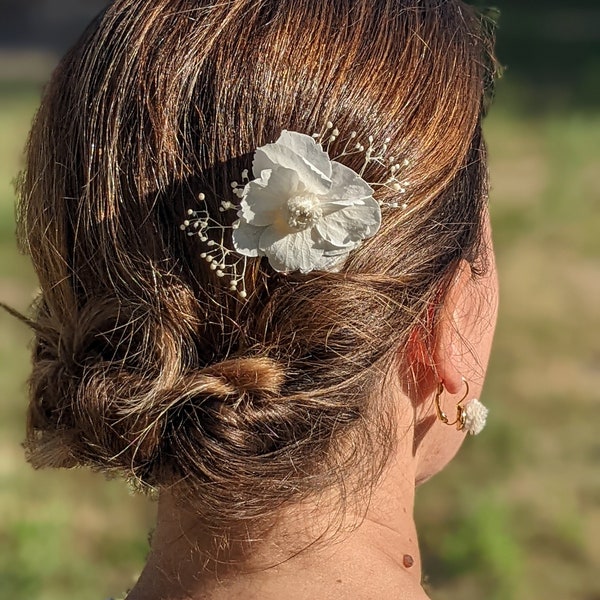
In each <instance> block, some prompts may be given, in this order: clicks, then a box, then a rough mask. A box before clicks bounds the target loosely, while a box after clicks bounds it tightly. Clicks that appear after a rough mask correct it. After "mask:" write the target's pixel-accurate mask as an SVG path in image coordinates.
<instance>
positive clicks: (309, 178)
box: [252, 143, 331, 195]
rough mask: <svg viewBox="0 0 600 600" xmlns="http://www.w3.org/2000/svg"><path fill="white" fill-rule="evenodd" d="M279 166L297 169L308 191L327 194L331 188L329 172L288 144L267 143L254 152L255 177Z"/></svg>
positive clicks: (253, 166)
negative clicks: (312, 162) (322, 169)
mask: <svg viewBox="0 0 600 600" xmlns="http://www.w3.org/2000/svg"><path fill="white" fill-rule="evenodd" d="M278 166H280V167H285V168H286V169H291V170H292V171H296V173H297V174H298V179H299V181H300V182H301V183H302V184H303V185H304V188H305V189H306V190H307V191H308V192H312V193H314V194H317V195H325V194H327V192H328V191H329V189H330V188H331V179H330V178H329V175H328V174H327V173H324V172H322V171H320V170H319V169H318V168H317V167H315V166H314V165H312V164H311V163H309V162H308V161H307V160H306V159H305V158H304V157H303V156H300V155H299V154H296V152H294V150H292V149H291V148H288V147H287V146H283V145H281V144H277V143H275V144H267V145H266V146H261V147H260V148H258V149H257V150H256V152H255V153H254V160H253V162H252V172H253V173H254V176H255V177H257V176H258V175H259V174H260V173H262V171H264V170H265V169H275V168H276V167H278Z"/></svg>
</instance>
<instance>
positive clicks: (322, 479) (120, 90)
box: [19, 0, 493, 531]
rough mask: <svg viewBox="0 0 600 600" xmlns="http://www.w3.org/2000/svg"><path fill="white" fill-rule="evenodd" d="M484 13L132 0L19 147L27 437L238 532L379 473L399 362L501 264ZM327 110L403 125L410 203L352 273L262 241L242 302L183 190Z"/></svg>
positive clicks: (378, 126) (49, 459)
mask: <svg viewBox="0 0 600 600" xmlns="http://www.w3.org/2000/svg"><path fill="white" fill-rule="evenodd" d="M486 30H487V28H486V27H485V25H484V24H483V23H482V20H481V18H480V17H479V16H478V15H477V14H476V12H475V10H474V9H472V8H471V7H468V6H467V5H465V4H463V3H462V2H460V1H458V0H447V1H444V0H335V1H331V2H329V1H327V2H324V1H321V0H232V1H230V2H218V3H217V2H209V1H207V0H154V1H153V2H148V1H147V0H117V1H115V2H114V3H113V4H112V5H111V6H110V7H109V8H108V9H107V10H106V12H104V13H103V14H102V15H101V16H100V17H99V18H98V19H97V20H96V21H95V22H94V23H93V24H92V25H91V26H90V27H89V28H88V30H87V31H86V32H85V34H84V35H83V37H82V38H81V40H80V41H79V42H78V43H77V44H76V45H75V47H74V48H73V49H72V50H71V51H70V52H69V53H68V54H67V56H66V57H65V58H64V59H63V61H62V62H61V64H60V66H59V67H58V68H57V70H56V71H55V73H54V75H53V77H52V80H51V82H50V84H49V85H48V87H47V89H46V91H45V93H44V97H43V101H42V105H41V108H40V111H39V113H38V115H37V117H36V119H35V122H34V125H33V129H32V132H31V137H30V140H29V145H28V153H27V165H26V171H25V173H24V175H23V179H22V184H21V202H20V209H19V221H20V239H21V243H22V246H23V248H24V249H25V250H26V252H27V253H28V254H29V255H30V256H31V259H32V261H33V264H34V266H35V269H36V271H37V273H38V276H39V281H40V287H41V295H40V297H39V300H38V302H37V304H36V307H35V314H34V315H33V317H32V319H31V322H30V323H31V325H32V327H33V328H34V330H35V343H34V350H33V372H32V375H31V380H30V405H29V418H28V434H27V442H26V447H27V450H28V457H29V460H30V461H31V462H32V463H33V464H34V465H35V466H36V467H42V466H51V467H70V466H76V465H88V466H91V467H92V468H95V469H98V470H101V471H105V472H108V473H119V474H123V475H124V476H126V477H128V478H130V479H131V480H133V481H134V482H136V483H137V484H138V485H139V486H141V487H149V488H154V489H159V490H160V489H166V488H168V489H169V490H170V491H171V492H172V493H173V494H175V495H176V496H177V497H178V498H179V499H180V500H182V501H185V502H186V504H187V505H191V506H193V508H194V510H195V511H196V512H197V514H198V515H199V517H200V518H201V519H203V520H204V521H205V522H206V523H207V524H209V525H210V526H211V527H213V528H214V529H215V530H222V531H225V530H227V529H230V528H233V527H235V526H236V525H239V524H240V523H253V522H268V521H269V519H271V518H272V517H274V515H275V514H276V513H277V511H278V510H280V509H281V508H282V507H285V506H287V505H290V504H291V503H294V502H298V501H302V500H305V499H309V498H312V497H315V495H318V494H320V493H322V492H323V491H325V490H329V489H336V488H337V489H340V490H341V489H344V488H345V490H346V492H347V493H348V494H350V492H351V491H352V490H357V489H369V488H370V486H372V485H373V484H374V483H375V482H376V481H377V478H378V476H379V474H380V473H381V470H382V469H383V468H384V466H385V462H386V459H387V458H388V456H389V453H390V451H391V450H392V448H393V446H394V439H395V425H394V419H393V407H391V406H388V405H386V403H385V401H384V397H383V395H382V394H381V388H382V386H383V385H384V384H385V382H386V378H387V377H388V375H389V374H390V373H391V372H392V366H394V367H395V368H396V370H397V368H398V365H403V364H404V363H405V362H406V353H404V352H403V349H406V348H407V347H408V345H409V339H410V337H411V334H412V333H413V332H414V331H415V330H416V329H417V328H420V329H421V330H422V331H425V333H427V332H430V331H431V328H432V327H434V325H435V315H436V310H435V309H436V307H439V306H440V304H441V302H443V299H444V291H445V290H446V288H447V286H448V285H449V282H450V280H451V278H452V276H453V275H454V273H455V270H456V267H457V265H458V263H459V261H460V259H463V258H464V259H467V260H469V261H470V262H471V263H473V264H475V265H478V266H479V267H480V268H484V266H485V263H484V260H483V258H484V253H483V252H482V248H480V246H481V237H482V221H483V214H484V211H485V206H486V198H487V194H486V187H487V183H486V179H487V177H486V164H485V151H484V145H483V141H482V136H481V123H480V121H481V116H482V106H483V103H484V96H485V89H484V88H485V81H487V80H489V78H490V73H491V69H493V59H492V58H491V40H490V39H489V36H488V34H487V33H486ZM326 121H332V122H333V123H335V125H336V127H337V128H339V130H340V131H343V132H351V131H356V132H357V135H358V137H359V138H361V139H367V138H368V136H370V135H372V136H374V138H376V139H381V140H383V139H385V138H387V137H389V138H390V140H391V141H390V143H389V153H390V154H394V155H396V156H399V157H406V158H408V161H409V166H408V167H406V168H405V170H404V173H403V176H404V177H405V178H406V179H407V181H408V182H409V187H408V188H407V191H406V193H405V194H404V196H403V199H402V201H403V202H404V201H406V202H407V203H408V208H407V209H406V210H392V209H390V210H384V212H383V225H382V228H381V230H380V231H379V233H377V235H375V236H374V237H373V238H371V239H369V240H367V241H366V242H365V243H364V244H363V245H362V246H361V247H360V248H359V249H358V250H356V251H355V252H353V253H352V254H351V255H350V257H349V259H348V260H347V262H346V263H345V265H344V267H343V268H342V270H341V271H340V272H339V273H319V272H315V273H311V274H309V275H300V274H290V275H283V274H279V273H275V272H274V271H273V270H272V269H271V268H270V267H269V265H268V263H267V262H265V261H264V260H262V261H261V260H260V259H251V261H250V262H251V264H250V266H249V268H248V269H247V271H246V281H245V286H246V289H247V290H248V298H247V300H246V301H245V302H241V301H240V299H239V298H238V297H237V296H236V294H235V293H231V292H229V291H228V289H227V287H226V286H223V285H222V284H221V281H220V280H218V278H217V277H216V276H215V273H214V271H211V270H210V269H209V265H207V263H206V262H205V261H204V260H202V259H201V258H200V257H199V254H200V253H201V251H202V248H201V244H200V242H199V241H198V240H197V238H188V237H186V236H185V235H182V232H181V231H180V229H179V226H180V224H181V222H182V219H183V218H185V214H186V209H188V208H190V207H194V202H195V199H196V198H197V197H198V194H199V193H200V192H204V193H206V196H207V203H208V206H209V208H210V210H211V211H212V213H213V214H214V217H215V218H216V219H219V218H224V217H222V216H219V215H220V213H219V212H218V210H217V209H218V206H219V202H220V201H221V200H223V199H230V197H231V189H230V187H229V186H230V182H231V181H232V180H233V179H235V178H236V177H239V173H241V172H242V170H244V169H248V168H250V167H251V159H252V154H253V152H254V150H255V149H256V148H257V147H259V146H261V145H263V144H265V143H268V142H272V141H274V140H275V139H277V137H278V136H279V134H280V132H281V131H282V130H283V129H288V130H292V131H298V132H304V133H307V134H309V135H310V134H311V133H313V132H315V131H319V130H320V129H322V126H323V124H324V123H325V122H326ZM333 154H335V152H333ZM353 160H354V159H353V157H352V156H348V157H345V158H344V159H343V162H344V163H345V164H346V165H347V166H349V167H350V168H353V169H355V170H356V169H358V168H359V167H360V164H358V162H357V164H355V163H354V162H353ZM360 160H361V159H360V157H358V158H356V161H360ZM375 171H376V168H375ZM376 176H377V173H376V172H374V173H373V174H372V177H371V180H373V179H375V178H376ZM385 194H387V195H388V198H387V200H393V198H391V196H390V195H393V192H392V191H390V190H386V191H385ZM425 338H427V335H425ZM403 368H404V369H405V372H407V373H408V372H409V371H410V365H404V367H403Z"/></svg>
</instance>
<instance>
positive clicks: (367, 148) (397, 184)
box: [312, 121, 410, 209]
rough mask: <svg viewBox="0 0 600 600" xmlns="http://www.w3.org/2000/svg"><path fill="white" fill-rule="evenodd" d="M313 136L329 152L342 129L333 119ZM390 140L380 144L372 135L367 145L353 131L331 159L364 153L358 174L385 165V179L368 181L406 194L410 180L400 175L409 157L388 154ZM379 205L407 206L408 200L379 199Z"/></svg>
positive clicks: (403, 207) (374, 185)
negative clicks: (338, 127) (402, 178)
mask: <svg viewBox="0 0 600 600" xmlns="http://www.w3.org/2000/svg"><path fill="white" fill-rule="evenodd" d="M312 137H313V138H314V140H315V141H316V142H318V143H319V144H321V146H323V147H324V148H325V149H326V150H327V153H329V147H330V145H331V144H332V143H333V142H335V141H336V140H338V139H339V137H340V131H339V129H337V127H335V126H334V124H333V123H332V122H331V121H327V123H325V126H324V127H323V129H322V130H321V132H319V133H313V135H312ZM390 141H391V140H390V138H385V140H384V141H383V144H381V145H380V146H379V145H378V144H377V143H376V141H375V139H374V138H373V136H372V135H370V136H369V137H368V143H367V144H366V145H365V144H364V143H361V142H360V141H359V140H358V134H357V133H356V131H351V132H350V135H349V136H348V137H347V138H346V140H345V142H344V147H343V149H342V151H341V153H340V154H338V155H337V156H335V157H332V159H331V160H335V161H338V162H339V160H340V159H342V158H344V157H346V156H353V155H356V154H362V155H363V156H364V161H363V164H362V167H361V168H360V170H359V171H358V174H359V175H360V176H361V177H363V175H364V173H365V171H366V170H367V168H368V167H369V166H370V165H372V164H376V165H378V166H380V167H383V168H384V169H385V171H386V176H385V178H384V180H383V181H376V182H370V181H369V182H368V184H369V185H370V186H371V187H372V188H382V187H383V188H387V189H389V190H392V191H393V192H396V193H398V194H405V193H406V188H407V187H408V182H407V181H402V180H401V179H399V176H400V173H401V170H402V168H403V167H407V166H408V165H409V164H410V163H409V161H408V159H407V158H404V159H403V160H401V161H399V162H398V161H397V160H396V157H395V156H387V150H388V145H389V143H390ZM379 205H380V206H381V207H386V208H402V209H405V208H407V203H406V202H398V201H392V202H385V201H383V200H379Z"/></svg>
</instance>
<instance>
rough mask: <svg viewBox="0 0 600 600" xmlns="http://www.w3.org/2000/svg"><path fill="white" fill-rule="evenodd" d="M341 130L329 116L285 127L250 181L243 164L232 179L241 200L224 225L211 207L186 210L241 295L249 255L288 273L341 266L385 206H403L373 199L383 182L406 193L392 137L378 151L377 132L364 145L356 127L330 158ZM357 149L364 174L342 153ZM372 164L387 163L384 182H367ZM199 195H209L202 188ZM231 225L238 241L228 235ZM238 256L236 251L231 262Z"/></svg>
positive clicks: (229, 205)
mask: <svg viewBox="0 0 600 600" xmlns="http://www.w3.org/2000/svg"><path fill="white" fill-rule="evenodd" d="M338 136H339V132H338V130H337V129H335V128H333V124H332V123H331V122H328V123H327V124H326V127H325V129H324V131H323V132H322V133H320V134H314V135H313V136H308V135H305V134H303V133H297V132H294V131H286V130H284V131H282V133H281V135H280V136H279V139H278V140H277V141H276V142H274V143H271V144H266V145H264V146H261V147H260V148H257V150H256V151H255V154H254V159H253V162H252V173H253V175H254V179H252V180H250V179H249V177H248V171H247V170H245V171H244V172H243V173H242V184H241V185H240V184H238V183H237V182H235V181H234V182H232V184H231V187H232V190H233V193H234V194H235V196H237V198H238V202H235V203H233V202H230V201H223V202H221V207H220V209H219V210H220V211H221V212H224V211H227V210H235V211H236V212H237V217H238V219H237V220H236V221H234V222H233V223H232V225H230V226H227V225H222V224H220V223H219V222H218V221H217V220H215V219H213V218H212V217H211V216H210V214H209V212H208V210H207V209H206V208H202V209H200V210H189V211H188V216H189V217H190V218H189V219H188V220H186V221H184V223H183V225H182V226H181V228H182V229H183V230H187V232H188V235H198V236H199V237H200V239H201V241H202V242H204V243H205V244H206V246H207V251H206V252H203V253H201V257H202V258H204V259H205V260H206V261H207V262H209V263H210V267H211V269H213V270H214V271H216V275H217V276H219V277H228V278H229V288H230V289H231V290H232V291H235V290H237V291H238V293H239V295H240V296H241V297H242V298H245V297H246V290H245V286H244V272H245V268H246V265H247V258H250V257H261V256H265V257H267V259H268V261H269V264H270V265H271V267H272V268H273V269H275V270H276V271H279V272H283V273H290V272H293V271H299V272H300V273H310V272H311V271H314V270H322V271H335V270H337V269H339V267H340V265H341V264H342V263H343V261H344V260H345V259H346V258H347V256H348V254H349V253H350V252H351V251H352V250H354V249H356V248H357V247H358V246H360V244H361V243H362V242H363V240H365V239H367V238H369V237H371V236H373V235H375V233H377V231H378V230H379V227H380V225H381V208H382V206H388V207H394V208H396V207H398V206H400V205H399V203H398V202H392V203H384V202H382V201H377V200H375V199H374V198H373V194H374V190H373V187H378V186H385V187H388V188H390V189H392V190H393V191H395V192H397V193H399V194H402V193H404V192H405V187H406V183H401V182H400V181H399V180H398V179H397V175H398V172H399V170H400V168H401V166H400V164H397V163H395V161H394V157H389V158H387V157H386V156H385V154H386V150H387V144H388V143H389V140H385V142H384V144H383V145H382V146H381V148H379V150H378V151H377V150H376V148H375V146H374V143H373V138H372V137H369V145H368V146H367V148H365V147H364V146H363V145H362V144H360V143H357V142H355V138H356V133H355V132H352V133H351V134H350V138H349V140H347V142H346V144H345V146H344V149H343V151H342V153H341V154H339V155H338V156H337V157H336V158H335V159H331V158H330V157H329V154H328V150H329V146H330V144H331V143H332V142H334V141H335V140H336V139H337V137H338ZM325 138H326V140H327V147H326V149H324V148H323V140H324V139H325ZM356 153H362V154H364V163H363V166H362V169H361V170H360V172H359V173H357V172H355V171H353V170H352V169H350V168H348V167H347V166H345V165H343V164H342V163H340V162H338V161H337V160H336V159H338V158H342V157H344V156H349V155H351V154H356ZM372 163H377V164H379V165H380V166H384V167H385V168H386V171H387V177H386V178H385V180H384V181H383V182H381V183H371V184H369V183H367V182H366V181H365V180H364V179H363V174H364V171H365V169H366V168H367V166H369V165H370V164H372ZM406 164H407V161H404V165H406ZM199 200H200V201H201V202H204V200H205V197H204V194H201V195H200V196H199ZM401 206H402V207H403V208H404V207H406V205H405V204H402V205H401ZM229 229H230V230H231V245H232V246H233V248H231V247H230V245H228V244H227V243H226V239H225V238H226V232H227V230H229ZM214 231H217V232H218V234H217V236H216V239H215V236H214V234H212V235H209V233H211V232H214ZM233 255H237V256H235V258H234V260H233V262H231V260H230V256H233Z"/></svg>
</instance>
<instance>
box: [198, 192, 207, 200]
mask: <svg viewBox="0 0 600 600" xmlns="http://www.w3.org/2000/svg"><path fill="white" fill-rule="evenodd" d="M198 200H200V201H202V200H206V196H205V195H204V194H203V193H200V194H198Z"/></svg>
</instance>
